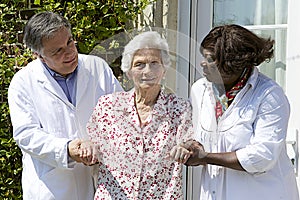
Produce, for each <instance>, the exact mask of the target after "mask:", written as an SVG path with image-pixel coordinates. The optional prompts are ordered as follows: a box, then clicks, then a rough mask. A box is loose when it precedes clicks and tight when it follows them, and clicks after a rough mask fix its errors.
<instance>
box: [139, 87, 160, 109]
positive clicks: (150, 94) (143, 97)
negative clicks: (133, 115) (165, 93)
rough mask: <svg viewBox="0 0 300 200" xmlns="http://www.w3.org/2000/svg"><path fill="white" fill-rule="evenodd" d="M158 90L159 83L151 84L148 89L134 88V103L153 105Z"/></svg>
mask: <svg viewBox="0 0 300 200" xmlns="http://www.w3.org/2000/svg"><path fill="white" fill-rule="evenodd" d="M159 92H160V85H159V86H153V87H152V88H150V89H145V90H143V89H141V88H136V89H135V103H136V104H139V105H141V104H143V105H146V106H153V105H154V104H155V102H156V100H157V97H158V95H159Z"/></svg>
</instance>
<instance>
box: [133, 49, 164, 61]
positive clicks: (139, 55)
mask: <svg viewBox="0 0 300 200" xmlns="http://www.w3.org/2000/svg"><path fill="white" fill-rule="evenodd" d="M149 58H152V59H161V51H160V50H159V49H139V50H137V51H136V52H135V53H134V55H133V61H135V60H147V59H149Z"/></svg>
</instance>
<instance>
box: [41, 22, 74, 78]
mask: <svg viewBox="0 0 300 200" xmlns="http://www.w3.org/2000/svg"><path fill="white" fill-rule="evenodd" d="M42 42H43V53H42V55H39V57H40V59H41V60H42V62H44V63H46V64H47V66H48V67H49V68H50V69H52V70H54V71H55V72H57V73H59V74H60V75H62V76H66V75H68V74H70V73H72V72H73V71H74V70H75V68H76V67H77V65H78V52H77V49H76V46H75V43H74V40H73V37H72V34H71V32H70V31H69V30H68V29H67V28H66V27H62V28H61V29H59V30H58V31H57V32H55V33H54V36H53V37H51V38H48V39H45V38H44V39H43V40H42Z"/></svg>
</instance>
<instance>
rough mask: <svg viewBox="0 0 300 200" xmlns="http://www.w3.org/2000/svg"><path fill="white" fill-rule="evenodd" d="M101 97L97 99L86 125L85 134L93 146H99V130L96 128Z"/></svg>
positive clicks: (100, 108) (98, 120)
mask: <svg viewBox="0 0 300 200" xmlns="http://www.w3.org/2000/svg"><path fill="white" fill-rule="evenodd" d="M102 98H103V96H102V97H100V98H99V100H98V102H97V105H96V106H95V108H94V110H93V113H92V115H91V117H90V119H89V121H88V123H87V125H86V132H87V134H88V137H89V139H90V141H91V142H92V143H93V144H94V145H99V144H100V139H99V136H100V128H99V126H98V124H99V122H100V118H101V114H102V100H101V99H102Z"/></svg>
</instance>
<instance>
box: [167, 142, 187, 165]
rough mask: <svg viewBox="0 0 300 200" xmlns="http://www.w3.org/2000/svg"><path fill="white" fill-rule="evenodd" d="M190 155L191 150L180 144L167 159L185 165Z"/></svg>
mask: <svg viewBox="0 0 300 200" xmlns="http://www.w3.org/2000/svg"><path fill="white" fill-rule="evenodd" d="M190 155H191V153H190V151H189V150H187V149H186V148H184V147H183V146H182V145H181V144H178V145H176V146H174V147H173V148H172V150H171V151H170V153H169V155H168V157H167V159H170V160H175V161H177V162H179V163H185V162H186V161H187V160H188V158H189V157H190Z"/></svg>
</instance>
